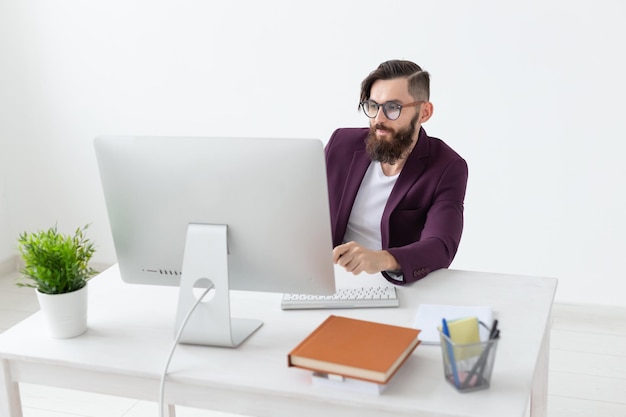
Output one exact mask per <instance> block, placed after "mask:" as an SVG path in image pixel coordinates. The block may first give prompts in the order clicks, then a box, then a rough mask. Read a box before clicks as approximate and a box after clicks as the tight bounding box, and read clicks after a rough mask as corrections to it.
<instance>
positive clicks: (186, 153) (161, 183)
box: [94, 136, 335, 347]
mask: <svg viewBox="0 0 626 417" xmlns="http://www.w3.org/2000/svg"><path fill="white" fill-rule="evenodd" d="M94 146H95V152H96V159H97V161H98V168H99V171H100V178H101V182H102V188H103V192H104V197H105V202H106V207H107V212H108V217H109V223H110V227H111V232H112V236H113V243H114V246H115V252H116V256H117V261H118V264H119V269H120V273H121V277H122V279H123V280H124V281H125V282H128V283H136V284H153V285H174V286H179V287H180V290H179V306H178V312H177V319H176V323H177V327H178V326H180V325H181V323H182V321H183V320H182V319H183V317H184V316H185V314H186V313H187V311H188V310H189V309H190V307H191V306H193V305H194V304H195V301H196V297H197V295H195V293H196V292H197V290H195V289H197V288H198V287H205V288H206V287H210V286H213V290H212V291H214V293H213V294H211V297H210V300H209V301H207V302H202V303H200V304H199V305H198V307H197V309H196V311H194V313H193V315H192V316H190V319H189V321H188V323H187V326H186V327H185V330H184V332H183V333H182V336H181V339H180V342H181V343H192V344H204V345H216V346H233V347H234V346H238V345H239V344H240V343H241V342H243V340H245V339H246V338H247V337H248V336H249V335H250V334H252V333H253V332H254V331H256V329H258V327H259V326H260V325H261V322H259V321H258V320H253V319H236V318H231V316H230V290H250V291H263V292H283V293H284V292H290V293H307V294H331V293H333V292H334V290H335V281H334V268H333V262H332V239H331V231H330V214H329V205H328V193H327V182H326V168H325V160H324V153H323V145H322V143H321V141H320V140H317V139H282V138H208V137H148V136H100V137H97V138H95V140H94Z"/></svg>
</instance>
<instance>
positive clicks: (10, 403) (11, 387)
mask: <svg viewBox="0 0 626 417" xmlns="http://www.w3.org/2000/svg"><path fill="white" fill-rule="evenodd" d="M0 417H22V402H21V401H20V386H19V385H18V383H17V382H15V381H13V380H12V378H11V371H10V370H9V361H7V360H5V359H3V360H2V361H0Z"/></svg>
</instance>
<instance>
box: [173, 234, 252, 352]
mask: <svg viewBox="0 0 626 417" xmlns="http://www.w3.org/2000/svg"><path fill="white" fill-rule="evenodd" d="M211 286H212V287H213V288H212V289H211V290H210V291H209V293H207V294H206V296H205V297H204V299H203V300H202V301H201V302H200V303H199V304H198V306H197V307H196V309H195V310H194V311H193V313H192V314H191V316H190V317H189V319H188V321H187V324H186V325H185V328H184V330H183V331H182V333H181V336H180V340H179V343H188V344H194V345H207V346H223V347H237V346H239V345H240V344H241V343H242V342H243V341H244V340H246V339H247V338H248V337H249V336H250V335H251V334H252V333H254V332H255V331H256V330H257V329H258V328H259V327H261V325H262V324H263V322H262V321H260V320H255V319H241V318H231V317H230V288H229V285H228V237H227V226H226V225H224V224H217V225H215V224H189V225H188V227H187V240H186V242H185V253H184V257H183V267H182V276H181V280H180V292H179V297H178V311H177V313H176V332H178V330H179V328H180V325H181V324H182V323H183V320H184V318H185V316H186V315H187V314H188V312H189V311H190V309H191V308H192V307H193V305H194V304H195V303H196V301H197V300H198V296H197V294H198V289H199V288H205V289H206V288H210V287H211Z"/></svg>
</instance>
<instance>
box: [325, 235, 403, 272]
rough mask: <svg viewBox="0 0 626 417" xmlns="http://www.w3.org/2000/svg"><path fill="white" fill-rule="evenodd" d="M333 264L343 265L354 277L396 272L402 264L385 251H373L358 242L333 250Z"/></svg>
mask: <svg viewBox="0 0 626 417" xmlns="http://www.w3.org/2000/svg"><path fill="white" fill-rule="evenodd" d="M333 262H334V263H336V264H337V265H341V266H342V267H344V268H345V269H346V271H348V272H352V273H353V274H354V275H357V274H360V273H361V272H366V273H368V274H375V273H377V272H381V271H396V270H399V269H400V264H398V262H397V261H396V258H394V257H393V255H392V254H390V253H389V252H387V251H385V250H371V249H367V248H364V247H363V246H361V245H359V244H358V243H356V242H348V243H344V244H343V245H339V246H337V247H335V249H333Z"/></svg>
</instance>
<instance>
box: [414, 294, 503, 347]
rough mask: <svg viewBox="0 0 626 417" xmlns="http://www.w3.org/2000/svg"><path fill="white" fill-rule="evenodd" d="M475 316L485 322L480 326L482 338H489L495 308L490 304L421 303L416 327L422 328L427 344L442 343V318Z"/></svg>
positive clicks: (424, 341)
mask: <svg viewBox="0 0 626 417" xmlns="http://www.w3.org/2000/svg"><path fill="white" fill-rule="evenodd" d="M472 317H475V318H477V319H478V320H479V321H482V322H483V323H485V325H486V326H487V328H485V327H483V326H479V327H480V339H481V340H487V339H488V338H489V330H488V327H489V326H491V323H492V322H493V309H492V308H491V307H489V306H455V305H445V304H420V305H419V306H418V308H417V313H416V315H415V326H414V327H415V328H417V329H420V330H421V333H420V340H421V341H422V343H424V344H425V345H438V344H440V337H439V330H438V329H439V327H440V326H441V319H443V318H445V319H446V320H447V321H454V320H458V319H464V318H472Z"/></svg>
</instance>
